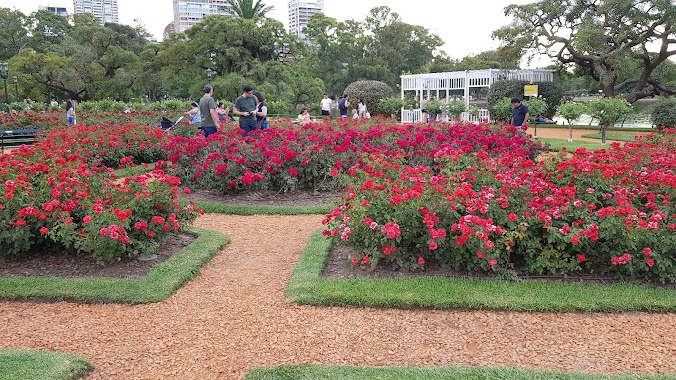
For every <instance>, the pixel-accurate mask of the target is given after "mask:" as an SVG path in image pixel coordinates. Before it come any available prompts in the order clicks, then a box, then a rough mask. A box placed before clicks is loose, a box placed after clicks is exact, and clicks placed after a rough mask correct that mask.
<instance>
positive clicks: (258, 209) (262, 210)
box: [195, 201, 334, 216]
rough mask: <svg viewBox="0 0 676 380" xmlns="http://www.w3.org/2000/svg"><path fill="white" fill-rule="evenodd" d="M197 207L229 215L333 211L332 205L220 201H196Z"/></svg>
mask: <svg viewBox="0 0 676 380" xmlns="http://www.w3.org/2000/svg"><path fill="white" fill-rule="evenodd" d="M195 207H196V208H197V209H200V210H204V212H208V213H213V214H228V215H244V216H246V215H308V214H310V215H313V214H328V213H330V212H331V211H333V209H334V207H332V206H300V207H297V206H257V205H236V204H225V203H219V202H205V201H197V202H195Z"/></svg>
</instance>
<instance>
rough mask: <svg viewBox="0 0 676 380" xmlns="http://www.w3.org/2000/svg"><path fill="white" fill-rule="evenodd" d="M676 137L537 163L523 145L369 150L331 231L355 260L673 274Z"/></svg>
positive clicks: (328, 220)
mask: <svg viewBox="0 0 676 380" xmlns="http://www.w3.org/2000/svg"><path fill="white" fill-rule="evenodd" d="M515 137H518V136H515ZM675 142H676V133H672V134H671V136H662V137H660V138H652V137H651V142H650V143H643V142H636V143H627V144H625V145H624V147H620V145H619V144H617V145H614V146H612V147H611V149H610V150H599V151H597V152H593V153H592V152H588V151H586V150H584V149H580V150H578V151H576V152H574V153H573V154H572V155H571V154H568V153H564V154H561V155H559V156H557V157H551V158H548V159H547V160H546V161H542V162H540V163H536V162H534V161H532V160H531V159H528V158H527V157H526V156H524V155H523V151H520V152H516V151H505V152H503V153H499V154H496V152H492V151H491V150H478V151H473V152H467V151H463V150H459V149H447V150H444V151H440V152H437V153H435V161H436V163H438V164H439V167H440V168H441V169H440V170H439V169H438V168H437V167H434V166H427V165H407V164H406V162H405V161H404V160H402V159H401V158H397V157H386V156H384V155H371V159H370V160H368V162H366V163H364V164H363V165H360V166H357V167H354V168H353V169H351V170H349V171H347V172H346V173H345V174H344V175H342V176H341V179H342V181H343V182H344V183H345V184H346V188H345V191H344V192H343V198H342V202H341V203H340V204H341V206H340V207H339V208H337V209H335V210H334V211H333V212H332V213H331V214H329V215H327V216H326V217H325V219H324V220H323V223H324V224H327V228H326V230H325V231H324V235H326V236H332V237H333V238H334V239H336V240H342V241H344V242H345V243H346V244H348V245H350V246H352V247H354V248H355V249H356V250H357V252H359V254H358V256H357V257H354V258H353V263H354V264H355V265H364V264H370V265H372V266H375V265H377V264H378V263H380V262H388V263H391V264H392V265H394V266H395V267H407V268H413V269H422V268H424V267H425V266H426V265H427V264H428V263H434V262H436V263H441V264H442V265H444V266H447V267H451V268H453V269H455V270H456V271H459V272H460V273H465V272H474V273H477V272H478V273H495V274H503V275H508V274H510V273H513V272H512V271H513V270H514V269H516V270H518V271H519V272H521V273H525V274H534V275H542V274H563V275H568V274H573V273H585V274H602V275H608V274H609V275H614V276H616V277H617V278H618V279H643V280H647V281H655V282H662V283H676V234H675V233H674V232H675V231H676V213H675V212H676V208H674V206H673V204H672V202H671V201H670V200H671V199H674V196H676V190H675V189H676V186H674V185H676V182H675V181H674V179H673V176H672V175H671V174H670V173H671V172H672V171H673V168H674V167H676V153H674V152H675V150H674V149H673V147H674V143H675ZM526 184H528V185H526Z"/></svg>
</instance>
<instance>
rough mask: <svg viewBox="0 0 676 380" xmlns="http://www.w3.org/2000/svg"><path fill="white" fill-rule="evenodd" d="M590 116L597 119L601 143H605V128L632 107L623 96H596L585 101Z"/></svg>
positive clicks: (629, 111)
mask: <svg viewBox="0 0 676 380" xmlns="http://www.w3.org/2000/svg"><path fill="white" fill-rule="evenodd" d="M587 109H588V110H589V113H590V114H591V116H592V117H593V118H594V119H596V120H598V121H599V126H600V128H601V143H602V144H605V143H606V130H607V129H608V127H612V126H613V125H615V123H617V122H618V121H620V120H622V119H624V118H626V117H627V116H629V115H630V114H631V113H632V111H633V110H632V107H631V105H630V104H629V103H627V100H626V99H624V98H598V99H594V100H592V101H590V102H589V103H587Z"/></svg>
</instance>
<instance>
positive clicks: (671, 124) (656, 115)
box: [652, 96, 676, 128]
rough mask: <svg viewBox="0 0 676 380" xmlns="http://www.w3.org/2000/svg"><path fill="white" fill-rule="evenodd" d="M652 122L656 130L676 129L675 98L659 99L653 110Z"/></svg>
mask: <svg viewBox="0 0 676 380" xmlns="http://www.w3.org/2000/svg"><path fill="white" fill-rule="evenodd" d="M652 120H653V124H655V125H656V126H657V127H658V128H662V127H665V128H676V98H675V97H673V96H672V97H665V98H661V99H660V100H659V101H658V102H657V104H655V106H654V108H653V112H652Z"/></svg>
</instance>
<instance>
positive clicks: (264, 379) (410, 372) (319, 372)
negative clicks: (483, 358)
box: [244, 365, 676, 380]
mask: <svg viewBox="0 0 676 380" xmlns="http://www.w3.org/2000/svg"><path fill="white" fill-rule="evenodd" d="M674 378H676V377H674V376H673V375H587V374H582V373H563V372H548V371H529V370H522V369H517V368H512V367H510V368H471V367H435V368H431V367H348V366H328V365H287V366H279V367H267V368H257V369H254V370H252V371H250V372H249V373H248V374H247V375H246V376H245V377H244V379H245V380H292V379H293V380H310V379H322V380H353V379H360V380H370V379H372V380H423V379H425V380H437V379H438V380H467V379H471V380H502V379H504V380H507V379H509V380H667V379H672V380H673V379H674Z"/></svg>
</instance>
